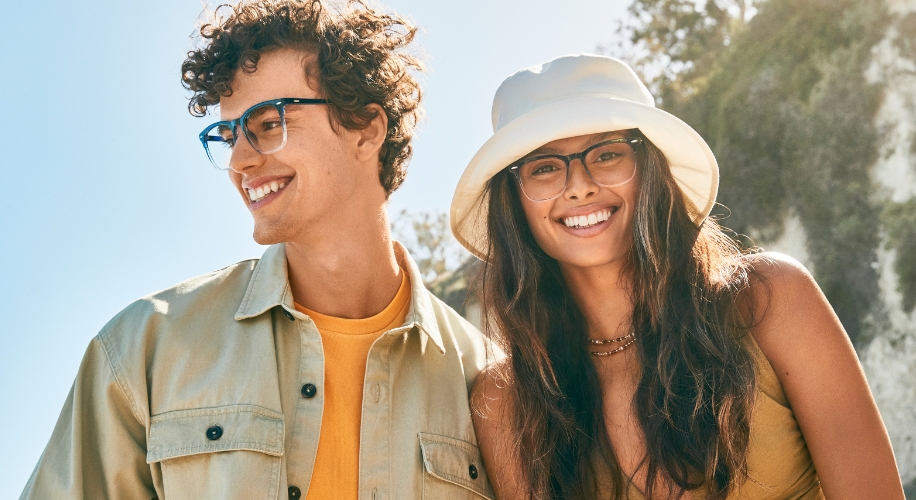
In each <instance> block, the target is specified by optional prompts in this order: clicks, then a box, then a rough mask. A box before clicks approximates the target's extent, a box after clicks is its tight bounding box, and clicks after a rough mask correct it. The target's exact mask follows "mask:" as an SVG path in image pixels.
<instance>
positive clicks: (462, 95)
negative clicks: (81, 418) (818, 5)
mask: <svg viewBox="0 0 916 500" xmlns="http://www.w3.org/2000/svg"><path fill="white" fill-rule="evenodd" d="M627 4H628V2H627V0H601V1H599V0H577V1H575V2H569V1H562V2H561V1H548V0H530V1H525V2H521V1H517V2H489V1H483V0H465V1H463V2H438V1H430V0H425V1H423V0H397V1H391V2H387V5H389V6H390V7H392V8H393V9H394V10H396V11H398V12H399V13H401V14H403V15H406V16H409V17H411V18H413V19H414V20H415V21H416V22H417V23H418V24H419V25H420V26H421V27H422V28H423V30H424V31H423V32H422V33H421V35H420V36H419V39H418V41H419V43H420V44H422V45H423V47H424V48H425V52H426V54H427V63H428V65H429V66H430V68H431V71H430V73H429V74H428V75H427V76H426V77H425V82H426V84H425V88H426V101H425V104H426V109H427V115H428V118H427V120H426V121H425V122H424V123H423V124H422V125H421V130H420V132H419V134H418V136H417V138H416V140H415V156H414V159H413V161H412V162H411V167H410V173H409V175H408V179H407V182H406V183H405V184H404V186H403V187H402V188H401V190H400V191H398V192H397V193H395V194H394V195H393V197H392V201H391V212H392V213H397V212H398V211H400V210H401V209H402V208H409V209H414V210H440V211H445V210H446V209H447V207H448V203H449V201H450V199H451V195H452V191H453V189H454V186H455V183H456V182H457V180H458V177H459V176H460V174H461V171H462V169H463V167H464V165H465V164H466V162H467V161H468V160H470V158H471V157H472V156H473V154H474V152H475V151H476V148H477V147H478V146H480V145H481V144H482V143H483V141H484V140H486V138H487V137H488V136H489V135H490V133H491V129H490V105H491V100H492V96H493V92H494V91H495V90H496V87H497V86H498V85H499V83H500V82H501V81H502V79H503V78H505V77H506V76H508V75H509V74H511V73H513V72H515V71H516V70H518V69H520V68H522V67H525V66H529V65H532V64H536V63H539V62H544V61H546V60H549V59H552V58H554V57H556V56H559V55H563V54H568V53H575V52H590V51H593V50H594V49H595V47H596V46H597V45H598V44H606V43H608V42H610V41H611V40H612V39H613V38H614V31H615V26H616V21H617V20H618V19H620V18H621V17H622V16H623V15H624V13H625V9H626V6H627ZM200 10H201V4H200V3H199V2H198V1H195V0H183V1H177V0H160V1H157V2H155V3H149V2H123V1H114V0H94V1H93V2H72V1H62V0H52V1H46V2H41V3H40V4H35V3H33V2H8V4H6V5H4V8H3V11H2V14H0V19H2V21H3V23H2V24H3V25H4V29H3V30H0V47H3V49H4V50H3V62H2V68H0V110H2V113H3V117H2V119H0V175H2V179H3V181H4V184H5V194H4V196H3V197H2V198H0V235H2V236H0V261H2V264H3V265H2V267H0V401H3V411H0V446H2V449H0V498H3V499H5V498H17V497H18V495H19V492H20V491H21V489H22V487H23V485H24V484H25V482H26V480H27V479H28V476H29V474H30V473H31V471H32V468H33V467H34V465H35V463H36V461H37V460H38V457H39V455H40V454H41V451H42V449H43V448H44V446H45V444H46V442H47V440H48V438H49V437H50V434H51V431H52V429H53V426H54V423H55V422H56V420H57V416H58V413H59V411H60V408H61V406H62V404H63V402H64V399H65V398H66V396H67V393H68V391H69V390H70V386H71V384H72V381H73V378H74V376H75V375H76V371H77V368H78V366H79V362H80V359H81V358H82V355H83V351H84V350H85V348H86V345H87V344H88V342H89V340H90V339H91V338H92V337H93V336H94V335H95V334H96V332H97V331H98V330H99V329H100V328H101V327H102V325H104V324H105V323H106V322H107V321H108V319H109V318H111V317H112V316H113V315H114V314H115V313H117V312H118V311H119V310H120V309H121V308H123V307H124V306H125V305H127V304H128V303H130V302H131V301H133V300H134V299H136V298H138V297H140V296H143V295H146V294H148V293H150V292H153V291H155V290H159V289H162V288H166V287H168V286H171V285H173V284H175V283H177V282H179V281H181V280H183V279H186V278H189V277H191V276H195V275H199V274H203V273H206V272H209V271H211V270H214V269H218V268H221V267H224V266H226V265H228V264H231V263H233V262H236V261H238V260H241V259H245V258H249V257H252V256H257V255H259V254H260V253H261V248H260V247H259V246H258V245H256V244H255V243H254V242H253V241H252V240H251V236H250V235H251V223H250V217H249V215H248V212H247V210H246V209H245V208H244V206H243V205H242V203H241V200H239V198H238V194H237V193H236V192H235V190H234V189H233V188H232V187H231V185H230V184H229V182H228V179H227V178H226V175H225V173H222V172H218V171H216V170H215V169H213V168H212V167H210V166H209V164H208V162H207V160H206V157H205V156H204V154H203V150H202V149H201V148H200V144H199V142H198V141H197V134H198V132H199V131H200V130H201V129H202V128H203V127H204V125H206V123H208V120H207V119H196V118H193V117H191V116H190V115H189V114H188V113H187V110H186V105H187V100H186V97H187V94H186V92H185V91H184V90H183V89H182V88H181V85H180V83H179V68H180V65H181V61H182V59H183V57H184V53H185V52H186V51H187V50H188V49H189V48H190V47H191V42H190V40H189V35H191V34H192V32H193V30H194V26H195V20H196V19H197V16H198V14H199V12H200Z"/></svg>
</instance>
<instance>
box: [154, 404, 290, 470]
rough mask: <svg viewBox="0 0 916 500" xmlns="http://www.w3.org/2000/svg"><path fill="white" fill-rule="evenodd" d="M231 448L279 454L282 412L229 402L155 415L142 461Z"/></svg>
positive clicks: (280, 450)
mask: <svg viewBox="0 0 916 500" xmlns="http://www.w3.org/2000/svg"><path fill="white" fill-rule="evenodd" d="M231 450H249V451H259V452H261V453H266V454H268V455H274V456H281V455H283V414H282V413H279V412H275V411H271V410H268V409H266V408H262V407H260V406H255V405H231V406H218V407H213V408H195V409H193V410H178V411H170V412H167V413H162V414H159V415H156V416H154V417H153V418H152V422H151V424H150V430H149V446H148V448H147V452H146V462H147V463H153V462H159V461H161V460H167V459H170V458H176V457H182V456H186V455H195V454H198V453H212V452H217V451H231Z"/></svg>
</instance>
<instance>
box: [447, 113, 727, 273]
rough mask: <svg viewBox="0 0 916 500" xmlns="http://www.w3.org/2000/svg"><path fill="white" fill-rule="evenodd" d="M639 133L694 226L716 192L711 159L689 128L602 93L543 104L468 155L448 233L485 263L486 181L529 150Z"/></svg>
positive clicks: (716, 176) (716, 177)
mask: <svg viewBox="0 0 916 500" xmlns="http://www.w3.org/2000/svg"><path fill="white" fill-rule="evenodd" d="M634 128H635V129H639V130H640V132H642V134H643V135H645V136H646V138H647V139H649V140H650V141H652V143H653V144H655V146H657V147H658V148H659V149H660V150H661V151H662V152H663V153H664V154H665V156H666V157H667V159H668V163H669V164H670V167H671V173H672V175H673V176H674V178H675V180H676V181H677V183H678V186H680V188H681V191H683V193H684V195H685V196H686V197H687V199H688V200H689V201H690V202H691V203H692V205H693V208H694V209H695V210H696V212H695V213H693V214H691V216H692V217H693V220H694V222H695V223H697V224H698V225H699V224H700V223H701V222H702V221H703V220H704V219H705V218H706V217H707V216H708V215H709V212H710V211H711V210H712V207H713V205H714V204H715V200H716V193H717V191H718V188H719V167H718V164H717V163H716V158H715V156H714V155H713V153H712V150H710V149H709V146H708V145H707V144H706V141H704V140H703V138H702V137H700V134H698V133H697V132H696V131H695V130H693V128H691V127H690V126H689V125H687V124H686V123H684V122H683V121H681V120H680V119H679V118H677V117H675V116H674V115H672V114H670V113H667V112H665V111H662V110H660V109H658V108H654V107H652V106H647V105H645V104H640V103H637V102H633V101H629V100H624V99H617V98H613V97H609V96H607V95H593V96H581V95H580V96H576V97H572V98H567V99H561V100H557V101H554V102H551V103H547V104H544V105H543V106H540V107H538V108H537V109H535V110H533V111H530V112H528V113H526V114H524V115H522V116H519V117H518V118H516V119H515V120H512V121H511V122H510V123H508V124H506V125H505V126H504V127H502V128H501V129H499V130H498V131H497V132H496V133H495V134H493V136H492V137H490V139H489V140H487V142H486V143H484V145H483V146H481V148H480V150H478V151H477V154H475V155H474V158H472V159H471V162H470V163H469V164H468V166H467V168H466V169H465V170H464V173H463V174H462V175H461V179H460V180H459V181H458V186H457V187H456V188H455V195H454V197H453V198H452V206H451V215H450V217H449V219H450V221H451V226H452V232H453V233H454V235H455V237H456V238H457V239H458V242H459V243H461V244H462V245H463V246H464V247H465V248H467V249H468V250H469V251H470V252H471V253H473V254H474V255H475V256H477V257H478V258H480V259H481V260H485V257H486V253H487V249H488V247H489V244H488V242H487V234H486V224H487V223H486V221H487V215H488V214H487V211H488V206H489V202H488V200H486V199H485V198H486V196H485V194H486V185H487V182H488V181H489V180H490V179H491V178H492V177H493V176H494V175H496V174H497V173H498V172H499V171H500V170H502V169H504V168H506V167H507V166H508V165H509V164H511V163H513V162H514V161H516V160H518V159H519V158H521V157H523V156H525V155H526V154H528V153H529V152H531V151H532V150H534V149H536V148H538V147H540V146H542V145H544V144H546V143H548V142H550V141H554V140H557V139H563V138H566V137H576V136H580V135H586V134H595V133H600V132H611V131H615V130H626V129H634Z"/></svg>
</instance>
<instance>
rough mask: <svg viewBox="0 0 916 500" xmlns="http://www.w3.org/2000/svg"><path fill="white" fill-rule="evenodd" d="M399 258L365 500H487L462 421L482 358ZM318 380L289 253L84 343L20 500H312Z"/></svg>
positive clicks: (194, 289)
mask: <svg viewBox="0 0 916 500" xmlns="http://www.w3.org/2000/svg"><path fill="white" fill-rule="evenodd" d="M395 250H396V254H397V258H398V261H399V263H400V264H401V266H402V267H403V268H404V269H408V270H409V271H408V272H409V275H410V282H411V303H410V310H409V312H408V314H407V318H406V320H405V323H404V325H402V326H400V327H398V328H395V329H392V330H390V331H388V332H387V333H386V334H385V335H382V336H381V337H380V338H379V339H378V340H377V341H376V342H375V343H374V344H373V346H372V348H371V350H370V351H369V357H368V360H367V369H366V379H365V386H364V397H363V410H362V411H363V413H362V429H361V432H360V457H359V467H360V471H359V498H360V499H365V500H382V499H392V500H404V499H421V498H423V499H452V498H454V499H474V498H477V499H479V498H491V499H492V498H493V492H492V489H491V488H490V484H489V481H488V479H487V474H486V471H485V470H484V468H483V463H482V461H481V458H480V454H479V451H478V448H477V440H476V437H475V435H474V428H473V426H472V424H471V416H470V410H469V407H468V392H469V390H470V388H471V386H472V384H473V382H474V379H475V378H476V377H477V374H478V373H479V372H480V370H481V369H483V367H484V365H485V362H486V361H487V354H486V349H487V347H486V346H487V345H488V344H487V343H486V342H485V340H484V339H483V337H482V336H481V334H480V333H479V332H478V331H477V330H476V329H475V328H474V327H473V326H471V325H470V324H469V323H467V322H466V321H465V320H464V319H463V318H461V317H460V316H458V314H457V313H455V312H454V311H453V310H452V309H450V308H449V307H448V306H446V305H445V304H443V303H442V302H440V301H439V300H438V299H436V298H435V297H434V296H433V295H432V294H431V293H429V292H428V291H427V290H426V289H425V288H424V287H423V285H422V281H421V278H420V275H419V271H418V270H417V267H416V264H415V263H414V262H413V260H412V259H411V258H410V256H409V255H408V254H407V252H406V251H405V250H404V249H403V247H401V246H400V244H398V243H395ZM323 377H324V357H323V355H322V348H321V337H320V336H319V334H318V331H317V330H316V329H315V324H314V323H313V322H312V320H311V319H309V317H308V316H306V315H304V314H302V313H300V312H298V311H296V309H295V308H294V307H293V297H292V295H291V293H290V289H289V284H288V280H287V271H286V255H285V252H284V247H283V245H275V246H272V247H270V248H268V249H267V251H266V252H265V253H264V256H263V257H262V258H261V259H260V260H249V261H243V262H240V263H238V264H235V265H232V266H229V267H227V268H225V269H222V270H219V271H216V272H213V273H211V274H208V275H204V276H201V277H198V278H194V279H191V280H188V281H185V282H184V283H181V284H179V285H177V286H175V287H172V288H170V289H168V290H165V291H162V292H159V293H156V294H153V295H150V296H148V297H144V298H142V299H140V300H138V301H136V302H134V303H133V304H131V305H130V306H128V307H127V308H126V309H125V310H124V311H122V312H121V313H119V314H118V315H117V316H115V318H114V319H112V320H111V321H110V322H109V323H108V324H107V325H106V326H105V327H104V328H103V329H102V331H101V332H100V333H99V334H98V335H97V336H96V337H95V338H94V339H93V340H92V342H91V343H90V345H89V348H88V349H87V351H86V355H85V357H84V359H83V362H82V365H81V366H80V369H79V373H78V374H77V376H76V381H75V382H74V384H73V389H72V390H71V391H70V395H69V397H68V398H67V401H66V403H65V404H64V408H63V410H62V412H61V415H60V419H59V420H58V422H57V425H56V427H55V428H54V433H53V435H52V436H51V441H50V442H49V443H48V446H47V448H46V449H45V451H44V453H43V454H42V456H41V459H40V460H39V462H38V465H37V466H36V467H35V471H34V472H33V473H32V477H31V478H30V479H29V482H28V484H27V485H26V487H25V491H23V493H22V496H21V497H20V498H21V499H29V500H31V499H34V500H49V499H54V500H57V499H92V500H102V499H119V500H121V499H130V500H134V499H140V500H149V499H153V498H158V499H160V500H185V499H187V500H202V499H220V500H231V499H239V500H260V499H270V500H276V499H286V498H288V497H291V498H296V497H297V494H296V492H297V490H298V492H301V498H303V499H304V498H305V496H306V493H307V489H308V485H309V480H310V477H311V474H312V467H313V465H314V459H315V451H316V449H317V447H318V433H319V431H320V429H321V417H322V407H323V391H322V385H323ZM308 384H311V385H312V386H314V387H308V388H307V387H306V386H307V385H308ZM315 389H317V390H315ZM307 396H311V397H307Z"/></svg>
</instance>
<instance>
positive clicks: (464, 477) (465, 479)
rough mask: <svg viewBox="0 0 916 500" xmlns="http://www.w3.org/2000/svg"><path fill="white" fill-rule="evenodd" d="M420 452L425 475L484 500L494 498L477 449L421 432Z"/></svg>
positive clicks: (467, 444) (454, 440)
mask: <svg viewBox="0 0 916 500" xmlns="http://www.w3.org/2000/svg"><path fill="white" fill-rule="evenodd" d="M420 450H421V453H422V454H423V466H424V467H425V468H426V473H427V474H430V475H432V476H434V477H437V478H439V479H441V480H443V481H448V482H450V483H452V484H457V485H458V486H462V487H464V488H467V489H469V490H471V491H473V492H474V493H477V494H478V495H480V496H482V497H484V498H489V499H491V500H492V499H493V498H494V495H493V489H492V487H491V486H490V480H489V479H488V478H487V472H486V470H485V469H484V468H483V460H482V459H481V458H480V449H479V448H478V447H477V446H475V445H473V444H471V443H468V442H467V441H462V440H460V439H454V438H450V437H445V436H439V435H436V434H426V433H424V432H421V433H420Z"/></svg>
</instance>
